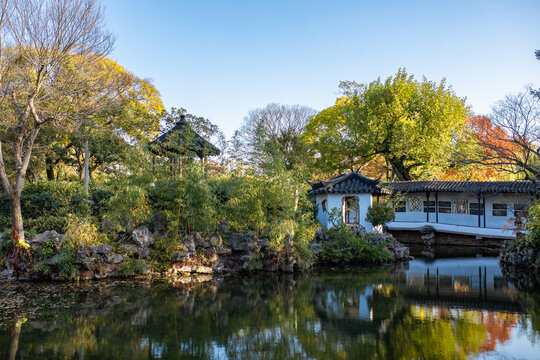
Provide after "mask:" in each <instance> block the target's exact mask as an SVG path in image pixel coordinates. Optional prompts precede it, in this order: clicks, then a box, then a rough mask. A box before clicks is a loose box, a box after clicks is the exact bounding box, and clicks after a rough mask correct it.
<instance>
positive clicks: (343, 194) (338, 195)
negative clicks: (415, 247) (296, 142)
mask: <svg viewBox="0 0 540 360" xmlns="http://www.w3.org/2000/svg"><path fill="white" fill-rule="evenodd" d="M537 192H538V190H537V188H536V186H535V185H534V184H533V183H532V182H530V181H403V182H394V183H385V184H379V180H373V179H368V178H366V177H364V176H362V175H360V174H358V173H356V172H352V173H348V174H342V175H339V176H336V177H334V178H332V179H330V180H325V181H320V182H316V183H313V184H312V190H311V191H310V195H312V196H314V197H315V200H316V203H317V206H318V214H317V219H318V220H319V221H320V222H321V224H322V225H323V226H327V227H329V226H332V224H331V223H329V217H328V214H329V212H330V211H331V210H332V209H334V208H337V209H339V211H340V213H341V215H342V219H343V221H344V222H345V223H347V224H350V225H356V224H357V225H362V226H364V227H365V228H366V230H368V231H372V230H373V228H372V226H371V224H369V223H368V222H367V221H366V220H365V219H366V213H367V209H368V207H369V206H370V205H371V204H372V202H373V198H374V196H375V197H376V199H378V198H379V197H380V196H381V195H391V197H390V198H391V199H393V202H394V210H395V214H396V219H395V221H393V222H391V223H389V224H388V228H389V229H390V230H417V229H420V228H422V227H423V226H426V225H430V226H432V227H434V228H435V230H437V231H440V232H448V233H460V234H468V235H479V236H485V237H494V238H512V237H514V236H515V235H514V234H513V232H512V230H511V229H512V228H514V219H516V217H517V218H519V217H520V216H521V215H522V213H523V212H524V211H525V210H526V209H527V207H528V206H529V204H530V202H531V199H532V198H533V197H534V196H535V195H536V194H537Z"/></svg>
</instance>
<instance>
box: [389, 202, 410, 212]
mask: <svg viewBox="0 0 540 360" xmlns="http://www.w3.org/2000/svg"><path fill="white" fill-rule="evenodd" d="M392 206H393V208H394V212H400V213H401V212H407V201H405V200H399V201H396V202H395V203H393V204H392Z"/></svg>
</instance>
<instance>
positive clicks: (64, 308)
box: [0, 257, 540, 359]
mask: <svg viewBox="0 0 540 360" xmlns="http://www.w3.org/2000/svg"><path fill="white" fill-rule="evenodd" d="M0 292H1V296H0V333H1V334H2V335H1V336H0V349H2V352H4V353H5V354H6V358H8V359H33V358H39V359H57V358H78V359H122V358H124V359H139V358H141V359H142V358H144V359H178V358H188V359H260V358H265V359H347V358H348V359H363V358H364V359H419V358H421V359H470V358H472V359H486V358H487V359H490V358H519V359H536V358H538V357H537V356H538V353H540V294H538V293H534V292H524V291H521V290H519V289H518V288H516V286H514V284H512V283H511V282H510V281H508V280H507V278H505V277H504V276H503V274H502V272H501V269H500V267H499V264H498V260H497V259H496V258H485V257H478V258H442V259H420V258H419V259H415V260H412V261H407V262H401V263H398V264H395V265H391V266H382V267H378V266H377V267H375V266H373V267H369V268H356V269H354V268H352V269H348V270H345V269H343V268H340V267H339V266H335V267H334V269H332V268H328V269H326V270H324V271H314V272H310V273H295V274H284V273H276V274H250V275H243V276H242V275H229V276H216V275H213V276H211V275H200V276H187V277H177V278H170V279H167V280H163V279H161V280H149V279H139V280H137V279H129V280H102V281H86V282H85V281H80V282H45V283H27V282H5V283H2V284H0Z"/></svg>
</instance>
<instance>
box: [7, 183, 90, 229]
mask: <svg viewBox="0 0 540 360" xmlns="http://www.w3.org/2000/svg"><path fill="white" fill-rule="evenodd" d="M21 211H22V215H23V220H24V227H25V230H34V231H36V232H43V231H46V230H56V231H58V232H61V233H63V232H64V231H65V230H66V225H67V221H66V218H67V217H68V215H69V214H77V216H79V217H88V216H91V214H92V207H91V206H90V204H89V203H88V200H87V197H86V194H85V192H84V188H83V186H82V184H80V183H78V182H73V183H70V182H65V181H58V182H57V181H38V182H36V183H34V184H26V185H25V186H24V188H23V192H22V195H21ZM0 214H1V215H0V229H11V217H10V206H9V199H8V197H7V196H6V195H5V194H2V195H0Z"/></svg>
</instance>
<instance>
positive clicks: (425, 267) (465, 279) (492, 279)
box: [393, 259, 523, 312]
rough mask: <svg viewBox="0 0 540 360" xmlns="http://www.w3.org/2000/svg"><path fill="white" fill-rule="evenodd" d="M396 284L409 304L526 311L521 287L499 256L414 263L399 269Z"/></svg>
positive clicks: (397, 289)
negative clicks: (505, 270)
mask: <svg viewBox="0 0 540 360" xmlns="http://www.w3.org/2000/svg"><path fill="white" fill-rule="evenodd" d="M393 286H394V288H395V290H396V291H398V292H399V293H401V294H403V295H404V298H405V299H406V300H407V302H408V303H414V304H426V305H436V306H442V307H449V308H452V307H458V308H463V309H477V310H500V311H510V312H522V311H523V310H522V308H521V305H520V304H519V303H518V302H517V301H516V297H517V290H516V289H515V288H514V287H513V285H512V284H509V283H508V282H507V281H506V280H505V279H504V277H503V275H502V273H501V271H500V268H499V266H498V264H497V262H496V259H460V260H457V261H456V260H452V259H441V260H435V261H433V262H431V263H425V262H422V261H414V262H411V266H410V267H409V269H407V270H403V271H396V272H395V273H394V276H393Z"/></svg>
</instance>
